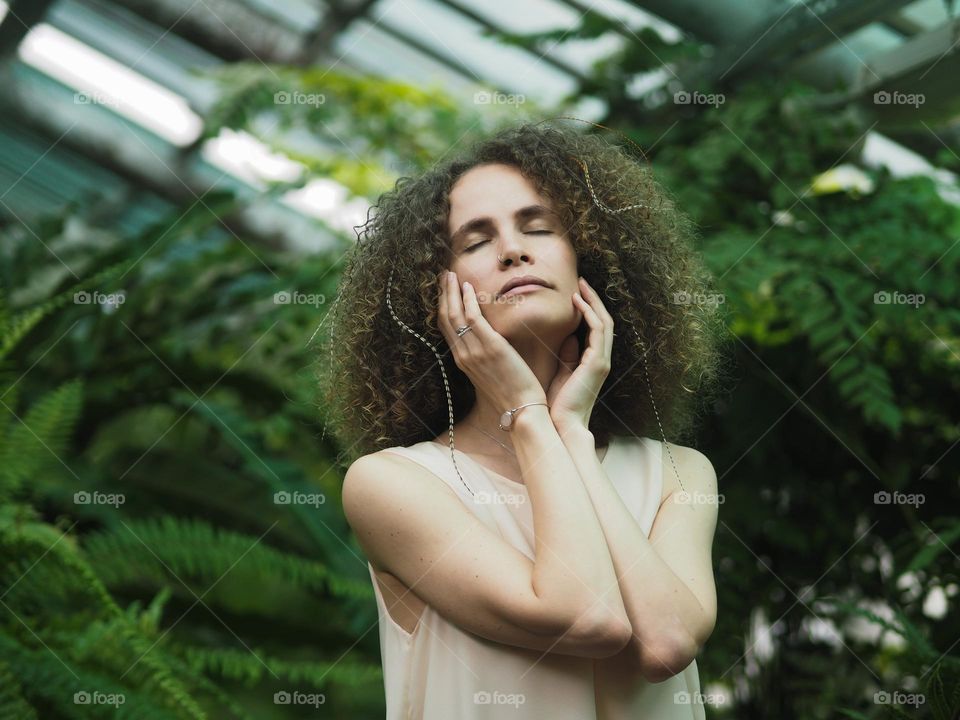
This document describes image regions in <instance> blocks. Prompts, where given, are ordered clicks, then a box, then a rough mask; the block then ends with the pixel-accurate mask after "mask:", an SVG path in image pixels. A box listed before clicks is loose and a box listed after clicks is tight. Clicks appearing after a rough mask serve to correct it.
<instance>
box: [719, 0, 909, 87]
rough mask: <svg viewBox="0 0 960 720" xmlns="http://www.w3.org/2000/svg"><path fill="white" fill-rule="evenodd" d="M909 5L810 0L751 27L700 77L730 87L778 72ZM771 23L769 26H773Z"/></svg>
mask: <svg viewBox="0 0 960 720" xmlns="http://www.w3.org/2000/svg"><path fill="white" fill-rule="evenodd" d="M910 2H912V0H874V1H873V2H870V3H857V2H844V1H843V0H812V1H811V2H804V3H799V4H797V5H792V6H791V7H790V9H789V10H787V12H785V13H780V12H777V13H774V14H773V17H767V18H765V19H764V20H763V21H762V22H761V23H759V24H758V25H757V26H755V27H754V28H753V29H752V30H751V31H750V32H749V33H748V34H747V36H746V37H744V38H743V39H742V40H741V41H740V42H738V43H736V44H734V45H732V46H730V47H727V48H723V49H721V51H720V52H719V53H717V55H716V56H715V57H714V58H712V60H711V63H710V65H709V66H706V65H705V66H704V68H705V70H704V72H703V74H702V75H701V77H704V78H705V79H706V80H707V82H708V84H710V83H713V82H717V81H721V80H722V81H723V82H724V83H730V82H732V81H734V80H736V79H737V78H741V77H744V76H746V75H749V74H751V73H753V72H755V71H757V70H758V69H760V68H761V67H762V71H763V72H770V71H774V70H777V69H779V68H782V67H783V66H784V65H786V64H788V63H789V62H790V61H791V60H793V59H795V58H796V57H798V56H801V55H806V54H809V53H812V52H814V51H816V50H819V49H820V48H822V47H825V46H827V45H830V44H832V43H834V42H837V41H838V40H839V38H841V37H843V36H844V35H848V34H850V33H852V32H854V31H855V30H858V29H859V28H861V27H863V26H864V25H868V24H870V23H871V22H873V21H875V20H879V19H880V18H882V17H884V16H886V15H890V14H892V13H895V12H896V11H897V10H899V9H900V8H902V7H903V6H904V5H908V4H909V3H910ZM771 21H772V22H771Z"/></svg>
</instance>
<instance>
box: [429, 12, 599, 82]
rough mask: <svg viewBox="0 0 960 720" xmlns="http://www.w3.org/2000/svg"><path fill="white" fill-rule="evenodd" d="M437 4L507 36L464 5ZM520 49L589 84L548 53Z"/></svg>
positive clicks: (579, 73) (503, 31) (587, 80)
mask: <svg viewBox="0 0 960 720" xmlns="http://www.w3.org/2000/svg"><path fill="white" fill-rule="evenodd" d="M437 2H439V3H440V4H441V5H446V6H447V7H449V8H450V9H451V10H454V11H456V12H458V13H460V14H461V15H463V16H464V17H467V18H469V19H470V20H473V21H474V22H475V23H477V24H478V25H480V26H481V27H483V28H485V29H487V30H489V31H491V32H495V33H500V34H509V33H507V31H506V30H504V29H503V28H501V27H500V26H499V25H496V24H494V23H492V22H490V21H489V20H488V19H487V18H485V17H483V16H482V15H478V14H477V13H475V12H474V11H473V10H472V9H470V8H468V7H466V6H465V5H462V4H460V3H459V2H457V1H456V0H437ZM520 49H521V50H524V51H525V52H528V53H530V54H531V55H533V56H535V57H536V58H537V60H538V61H540V60H542V61H543V62H545V63H546V64H547V65H551V66H553V67H554V68H556V69H557V70H560V71H561V72H564V73H566V74H567V75H570V76H572V77H573V78H575V79H576V81H577V82H578V83H580V85H581V86H583V85H589V84H590V81H589V79H588V78H587V77H586V76H585V75H583V74H582V73H581V72H580V71H579V70H577V69H576V68H575V67H572V66H570V65H568V64H567V63H565V62H563V61H562V60H558V59H557V58H555V57H552V56H551V55H550V54H549V53H542V54H541V53H539V52H537V51H535V50H528V49H527V48H520Z"/></svg>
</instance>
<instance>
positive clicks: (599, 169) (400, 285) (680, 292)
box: [317, 123, 727, 464]
mask: <svg viewBox="0 0 960 720" xmlns="http://www.w3.org/2000/svg"><path fill="white" fill-rule="evenodd" d="M578 160H579V162H578ZM487 163H503V164H507V165H511V166H514V167H516V168H518V169H519V170H520V171H521V172H522V173H523V175H524V176H525V177H526V178H528V179H529V180H530V181H531V182H532V183H533V184H534V186H535V187H536V188H537V190H538V191H539V192H540V193H541V194H542V195H543V196H545V197H546V198H547V199H549V200H550V202H551V204H552V205H553V207H554V208H555V210H556V211H557V212H558V214H559V217H560V219H561V222H562V223H563V227H566V228H569V231H568V237H569V238H570V239H571V242H572V243H573V246H574V248H575V250H576V256H577V269H578V273H579V274H580V275H583V277H584V278H585V279H586V280H587V282H588V283H590V286H591V287H592V288H594V289H595V290H596V291H597V293H598V294H599V295H600V297H601V299H602V301H603V304H604V306H605V307H606V308H607V310H608V312H609V313H610V315H611V316H612V318H613V320H614V333H615V336H614V341H613V351H612V357H611V369H610V373H609V375H608V376H607V379H606V381H605V383H604V385H603V387H602V389H601V391H600V394H599V396H598V399H597V402H596V405H595V407H594V411H593V413H592V415H591V418H590V431H591V432H592V433H593V434H594V437H595V439H596V442H597V445H598V446H602V445H605V444H607V443H608V442H609V438H610V436H611V435H636V436H641V437H642V436H648V437H653V438H660V437H661V436H662V435H661V433H664V434H666V436H667V438H668V439H669V440H670V441H671V442H677V440H679V439H683V438H684V437H685V436H686V435H687V434H688V433H690V432H691V431H692V430H693V427H694V422H695V419H696V416H697V414H698V412H697V411H698V409H700V408H703V407H705V405H706V403H708V402H709V401H710V400H712V399H713V398H714V397H715V396H716V394H717V391H718V390H719V388H720V386H721V382H720V380H721V376H722V374H723V373H722V369H723V365H724V363H723V359H724V357H725V354H724V353H723V352H722V347H721V346H722V344H723V342H724V341H725V340H726V339H727V333H726V326H725V323H724V321H723V319H722V317H721V314H720V312H719V309H720V303H718V302H709V301H708V302H703V301H702V300H703V299H704V298H710V297H711V296H713V297H719V296H718V295H717V294H715V293H714V292H713V290H712V287H711V281H712V278H711V276H710V274H709V272H708V271H707V269H706V267H705V265H704V264H703V262H702V260H701V258H700V256H699V254H698V253H697V252H696V251H695V250H694V246H693V243H694V239H695V230H694V226H693V224H692V222H691V221H690V220H689V219H688V218H687V217H686V215H684V214H683V213H682V212H681V211H680V210H679V209H678V208H677V207H676V205H675V203H674V202H673V201H672V200H671V198H670V197H669V195H668V193H667V192H666V191H665V190H664V189H663V188H662V187H661V186H660V185H659V184H658V183H657V182H656V181H655V180H654V178H653V174H652V172H651V170H650V168H649V166H648V165H647V164H646V163H644V162H640V161H638V160H637V159H636V158H634V157H633V156H632V155H631V154H629V153H628V152H626V151H625V150H624V149H622V148H621V147H619V146H616V145H613V144H611V143H610V142H608V141H607V140H606V139H605V138H604V137H601V136H599V135H594V134H583V133H580V132H577V131H575V130H573V129H572V128H568V127H563V126H554V125H548V124H545V123H525V124H521V125H514V126H510V127H506V128H501V129H500V130H498V131H496V132H495V133H494V134H492V135H491V136H490V137H488V138H486V139H483V140H481V141H478V142H477V143H475V144H474V145H473V146H471V147H469V148H468V149H467V150H466V151H465V152H463V153H462V154H461V155H460V156H458V157H455V158H452V159H449V160H447V161H446V162H444V163H443V164H440V165H438V166H435V167H433V168H431V169H430V170H428V171H426V172H425V173H423V174H422V175H420V176H419V177H416V178H411V177H402V178H400V179H399V180H397V182H396V184H395V186H394V188H393V189H392V190H390V191H388V192H385V193H384V194H383V195H381V196H380V198H379V200H378V202H377V204H376V205H374V206H373V207H372V208H371V209H370V211H371V212H372V211H373V210H376V213H375V215H374V216H373V217H372V218H371V217H370V213H369V212H368V215H367V218H368V219H367V221H366V223H364V224H363V225H360V226H358V227H360V228H362V230H361V231H359V232H358V233H357V243H356V245H355V246H354V247H353V248H351V250H350V252H349V253H348V255H347V258H346V260H345V263H344V269H343V274H342V278H341V281H340V285H339V293H338V296H337V300H336V302H335V303H334V307H333V308H332V309H331V310H330V312H329V313H328V316H327V317H326V318H325V320H324V324H326V325H327V327H328V331H329V332H328V337H327V339H326V343H327V344H329V347H327V345H325V346H324V348H323V349H322V352H321V354H320V356H319V358H318V371H317V377H318V382H319V403H320V406H321V410H322V411H323V412H324V414H325V417H326V420H325V423H326V424H325V428H326V427H327V426H332V428H333V432H334V435H335V436H336V438H337V439H338V440H339V442H341V443H342V445H343V447H344V448H345V450H344V452H343V455H342V456H345V457H346V461H347V464H349V463H350V462H352V461H353V460H355V459H356V458H357V457H360V456H361V455H365V454H369V453H371V452H376V451H377V450H381V449H383V448H386V447H392V446H398V445H399V446H409V445H411V444H414V443H417V442H420V441H422V440H432V439H433V438H435V437H437V436H439V435H440V434H441V432H443V431H445V430H446V429H447V428H448V426H449V418H448V409H447V398H446V394H445V392H444V386H443V383H442V376H441V371H440V369H439V367H437V357H436V355H434V353H433V351H432V350H431V349H430V348H429V347H428V346H427V345H426V344H425V343H424V342H422V341H421V340H419V339H418V338H417V337H415V336H414V335H413V334H412V333H410V332H408V331H406V330H404V329H403V328H401V327H400V326H399V325H398V324H397V323H396V321H395V320H394V319H393V318H392V317H391V315H390V313H389V310H388V307H387V303H386V291H387V281H388V278H389V277H390V274H391V271H393V281H392V287H391V304H392V307H393V310H394V312H395V313H396V315H397V316H398V317H399V318H400V319H401V320H402V321H403V322H404V323H405V324H406V325H408V326H409V327H410V328H412V329H413V330H416V332H417V333H419V334H420V335H421V336H422V337H424V338H425V339H426V340H429V341H430V343H431V344H432V345H433V346H434V348H436V349H437V351H438V352H439V354H440V356H441V357H443V358H444V367H445V369H446V373H447V377H448V378H449V382H450V392H451V396H452V401H453V412H454V420H455V421H456V420H459V419H460V418H462V417H463V416H464V415H465V414H466V413H467V411H468V410H469V409H470V407H471V406H472V404H473V402H474V399H475V395H474V389H473V385H472V383H471V382H470V380H469V379H468V378H467V376H466V375H465V374H464V373H463V372H462V371H461V370H460V369H459V368H458V367H457V366H456V363H454V362H453V360H452V355H451V354H450V350H449V347H448V346H447V344H446V341H445V339H444V337H443V335H442V334H441V332H440V329H439V326H438V323H437V309H438V308H437V302H438V296H439V289H440V286H439V282H440V273H441V272H442V271H443V270H444V269H445V268H447V267H448V266H449V265H450V262H451V259H452V256H451V252H450V237H449V235H450V233H449V230H448V216H449V211H450V199H449V198H450V190H451V188H452V187H453V185H454V183H455V182H456V181H457V179H458V178H459V177H460V176H461V175H463V174H464V173H465V172H466V171H467V170H469V169H470V168H472V167H475V166H477V165H482V164H487ZM580 163H583V164H585V165H586V167H587V169H588V172H589V180H590V185H592V187H593V189H594V190H595V191H596V195H597V200H598V201H599V202H601V203H602V204H603V205H605V206H606V207H607V208H612V209H614V210H615V209H618V208H622V207H625V206H628V205H634V204H636V203H642V207H640V208H637V209H630V210H627V211H625V212H622V213H611V212H608V211H604V210H602V209H601V208H600V207H598V206H597V204H596V203H595V202H594V199H593V197H592V195H591V191H590V188H589V187H588V184H587V178H586V177H585V176H584V170H583V166H582V165H581V164H580ZM691 300H694V301H691ZM586 334H587V328H586V326H585V324H583V325H581V328H580V330H579V331H578V340H579V342H580V347H581V348H583V347H585V344H584V341H585V337H586ZM327 349H329V351H330V352H327V351H326V350H327ZM644 355H646V356H645V357H644ZM644 360H645V362H644ZM651 400H653V401H654V402H651ZM654 403H655V406H656V411H655V409H654ZM661 428H662V429H661ZM325 432H326V430H325Z"/></svg>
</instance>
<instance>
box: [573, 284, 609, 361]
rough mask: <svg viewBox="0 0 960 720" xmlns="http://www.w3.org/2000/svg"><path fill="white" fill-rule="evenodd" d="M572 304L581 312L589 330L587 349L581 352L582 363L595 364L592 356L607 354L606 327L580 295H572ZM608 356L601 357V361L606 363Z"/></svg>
mask: <svg viewBox="0 0 960 720" xmlns="http://www.w3.org/2000/svg"><path fill="white" fill-rule="evenodd" d="M573 298H574V302H575V303H577V306H578V307H579V308H580V310H581V311H582V312H583V319H584V320H586V321H587V325H588V326H589V328H590V334H589V335H588V336H587V348H586V350H584V352H583V362H595V360H594V358H593V356H594V355H599V354H601V353H608V352H609V350H608V348H607V338H606V334H607V333H606V327H607V326H606V325H605V324H604V322H603V321H602V320H601V319H600V316H599V315H597V313H596V312H594V310H593V308H592V307H590V305H589V304H588V303H587V301H586V300H584V299H583V297H582V296H581V295H580V293H574V296H573ZM609 357H610V356H609V354H605V355H603V356H602V358H598V359H602V360H605V361H607V362H609V361H608V360H607V358H609Z"/></svg>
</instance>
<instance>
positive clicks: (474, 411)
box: [454, 335, 562, 454]
mask: <svg viewBox="0 0 960 720" xmlns="http://www.w3.org/2000/svg"><path fill="white" fill-rule="evenodd" d="M561 340H562V339H561ZM510 344H511V345H513V347H514V348H515V349H516V350H517V352H518V353H519V354H520V357H522V358H523V359H524V361H525V362H526V363H527V365H528V366H529V367H530V369H531V370H532V371H533V374H534V375H535V376H536V378H537V381H538V382H539V383H540V386H541V387H542V388H543V392H544V394H546V392H547V388H548V387H549V386H550V383H551V382H552V381H553V378H554V376H555V375H556V374H557V368H558V363H559V360H558V359H557V354H558V352H559V347H560V343H557V344H556V347H552V345H548V344H545V343H544V341H543V339H542V338H540V337H536V336H533V335H531V336H530V337H529V338H528V339H527V340H526V341H525V342H523V343H516V342H514V341H512V340H511V343H510ZM531 399H532V398H519V397H518V398H513V399H512V400H510V402H511V405H509V406H508V407H500V406H499V405H498V404H497V403H496V402H495V401H494V400H493V399H492V398H491V397H490V396H489V395H487V394H485V393H482V392H480V391H477V394H476V402H474V404H473V407H471V408H470V411H469V412H468V413H467V415H466V416H465V417H464V418H463V420H462V421H461V422H460V423H458V427H455V428H454V435H455V439H454V442H456V438H459V437H464V438H465V439H468V441H470V442H471V443H472V444H476V445H479V446H480V447H483V448H489V451H487V454H498V453H499V454H503V453H504V450H503V448H502V447H500V446H499V445H497V444H496V443H495V442H494V441H493V440H492V439H491V438H489V437H487V436H486V435H484V434H483V433H481V432H479V431H477V430H476V429H475V427H476V428H483V430H485V431H486V432H488V433H490V435H492V436H493V437H495V438H497V440H499V441H500V442H501V443H503V444H504V445H506V446H507V447H508V448H512V447H513V440H512V438H511V436H510V433H509V432H503V431H502V430H500V416H501V415H503V413H504V412H505V411H507V410H510V409H512V408H515V407H517V406H518V405H521V404H523V403H525V402H530V401H531ZM520 412H523V411H522V410H521V411H520ZM471 426H474V427H471ZM461 428H462V429H461ZM474 441H475V442H474Z"/></svg>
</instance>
